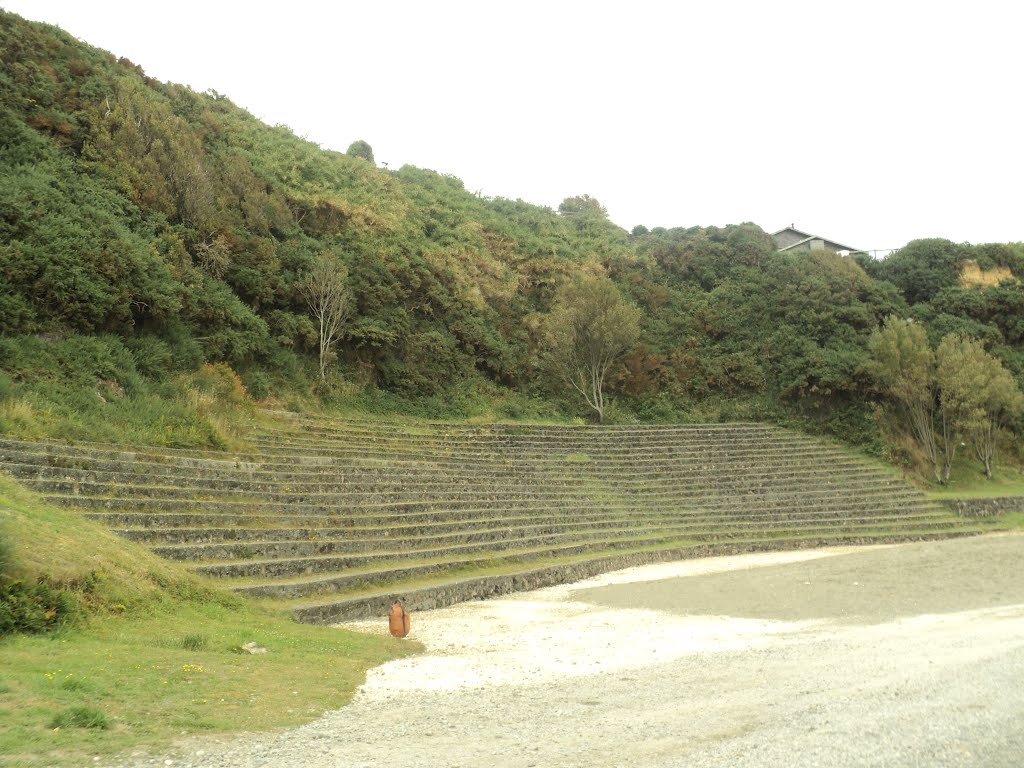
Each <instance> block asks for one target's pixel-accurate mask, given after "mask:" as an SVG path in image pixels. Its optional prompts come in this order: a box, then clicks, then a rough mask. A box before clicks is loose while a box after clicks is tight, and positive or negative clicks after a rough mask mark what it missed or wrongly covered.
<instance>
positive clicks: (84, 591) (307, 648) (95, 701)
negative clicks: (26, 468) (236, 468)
mask: <svg viewBox="0 0 1024 768" xmlns="http://www.w3.org/2000/svg"><path fill="white" fill-rule="evenodd" d="M0 535H2V536H3V538H4V540H5V541H6V542H7V545H8V547H9V549H10V551H11V553H12V554H11V566H10V567H11V568H13V569H14V571H13V572H14V575H15V576H16V577H17V578H20V579H23V580H40V579H42V580H45V581H46V582H47V583H48V584H49V585H50V586H51V587H53V588H55V589H63V590H66V591H67V592H68V593H69V594H70V596H71V597H72V598H73V602H74V604H75V605H76V606H77V608H76V610H75V614H74V616H73V617H72V619H71V621H69V623H67V624H65V625H64V627H63V628H62V629H60V630H58V631H56V632H49V633H46V634H34V635H30V634H17V635H8V636H5V637H0V657H2V658H3V665H2V667H0V765H4V766H32V767H35V766H70V765H83V764H87V763H92V762H93V758H94V757H99V758H101V759H104V758H109V757H112V756H114V755H117V754H121V753H128V754H130V753H133V752H148V753H150V754H153V753H155V752H156V751H158V750H160V749H163V748H166V747H167V746H168V745H169V744H170V743H171V742H173V741H174V740H175V739H178V738H180V737H182V736H185V735H194V734H203V733H211V734H212V733H234V732H241V731H259V730H266V729H271V728H277V727H282V726H290V725H296V724H299V723H302V722H306V721H308V720H310V719H312V718H314V717H316V716H317V715H318V714H320V713H322V712H324V711H326V710H328V709H333V708H337V707H339V706H342V705H343V704H345V703H346V702H347V701H348V700H349V699H350V698H351V696H352V695H353V693H354V691H355V689H356V687H357V686H358V685H359V684H360V683H361V682H362V681H363V679H364V678H365V673H366V670H367V669H368V668H370V667H372V666H375V665H377V664H380V663H382V662H384V661H386V660H388V659H390V658H394V657H396V656H399V655H404V654H408V653H412V652H415V651H416V650H417V648H418V646H416V644H414V643H408V642H403V641H398V640H394V639H392V638H390V637H386V636H384V637H380V636H368V635H360V634H356V633H351V632H346V631H341V630H336V629H331V628H328V627H317V626H309V625H302V624H297V623H295V622H294V621H293V620H292V619H291V617H290V616H286V615H284V614H283V613H281V612H280V611H279V610H272V609H269V608H266V607H260V606H256V605H254V604H252V603H249V602H246V601H243V600H242V599H240V598H238V597H237V596H234V595H231V594H228V593H226V592H223V591H221V590H218V589H215V588H213V587H210V586H209V585H207V584H206V583H205V582H203V581H201V580H199V579H197V578H196V577H194V576H192V575H190V574H188V573H187V572H186V571H184V569H181V568H180V567H178V566H176V565H175V564H173V563H169V562H166V561H163V560H160V559H158V558H156V557H155V556H153V555H152V554H151V553H149V552H148V551H147V550H145V549H144V548H142V547H140V546H137V545H134V544H132V543H130V542H125V541H122V540H121V539H118V538H117V537H116V536H114V535H113V534H112V533H110V532H109V531H108V530H106V529H105V528H103V527H102V526H100V525H98V524H96V523H93V522H91V521H89V520H86V519H84V518H81V517H78V516H77V515H75V514H73V513H70V512H67V511H65V510H61V509H55V508H52V507H49V506H47V505H45V504H42V503H41V502H40V501H39V500H38V499H37V498H36V497H35V496H34V495H32V494H30V493H28V492H26V491H24V490H23V489H21V488H20V487H19V486H17V485H16V484H15V483H14V482H13V481H11V480H9V479H8V478H5V477H0ZM247 643H255V644H256V645H257V646H258V647H260V648H266V649H267V650H266V653H255V654H253V653H249V652H248V651H247V650H245V649H244V648H243V646H244V645H245V644H247Z"/></svg>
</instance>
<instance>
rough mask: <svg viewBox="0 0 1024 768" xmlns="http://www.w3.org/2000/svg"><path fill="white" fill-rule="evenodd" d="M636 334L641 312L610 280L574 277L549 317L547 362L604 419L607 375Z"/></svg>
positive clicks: (564, 289) (558, 298) (630, 345)
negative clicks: (628, 302) (626, 299)
mask: <svg viewBox="0 0 1024 768" xmlns="http://www.w3.org/2000/svg"><path fill="white" fill-rule="evenodd" d="M639 335H640V312H639V310H638V309H636V307H634V306H632V305H630V304H627V303H626V301H625V300H624V299H623V298H622V295H621V294H620V293H619V290H618V289H617V288H616V287H615V284H614V283H613V282H612V281H611V280H609V279H608V278H606V277H589V278H582V279H577V280H574V281H572V282H570V283H568V284H566V285H565V286H564V287H563V288H562V290H561V291H559V293H558V294H557V296H556V297H555V307H554V309H553V310H552V312H551V315H550V316H549V317H548V322H547V340H548V350H547V358H548V362H549V365H550V366H551V367H552V369H553V370H554V372H555V373H556V374H557V375H558V376H559V377H560V378H561V379H562V380H563V381H565V382H567V383H568V384H570V385H572V387H573V389H575V390H576V391H577V392H579V393H580V394H581V395H583V397H584V399H585V400H586V401H587V405H589V406H590V407H591V408H593V409H594V410H595V411H596V412H597V418H598V420H599V421H603V420H604V412H605V407H606V405H607V402H606V394H605V378H606V377H607V375H608V372H609V371H610V370H611V368H612V366H613V365H614V364H615V363H616V362H617V361H619V360H620V359H621V358H622V356H623V355H624V354H625V353H626V352H627V351H629V349H630V348H631V347H632V346H633V345H634V344H635V343H636V340H637V338H638V337H639Z"/></svg>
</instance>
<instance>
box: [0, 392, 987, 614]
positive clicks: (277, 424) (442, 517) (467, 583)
mask: <svg viewBox="0 0 1024 768" xmlns="http://www.w3.org/2000/svg"><path fill="white" fill-rule="evenodd" d="M0 470H2V471H6V472H9V473H11V474H12V475H14V476H15V477H17V478H18V480H19V481H20V482H21V483H23V484H24V485H26V486H28V487H30V488H32V489H34V490H35V491H37V492H38V493H40V494H41V495H42V496H43V497H44V498H45V499H46V500H47V501H49V502H53V503H58V504H62V505H66V506H69V507H72V508H76V509H79V510H81V512H82V513H83V514H85V515H87V516H89V517H91V518H95V519H97V520H101V521H103V522H104V523H106V524H107V525H108V526H110V527H111V528H112V529H114V530H115V531H116V532H117V533H119V534H120V535H122V536H124V537H126V538H128V539H132V540H134V541H138V542H141V543H144V544H145V545H146V546H148V547H150V548H151V549H152V550H153V551H154V552H156V553H158V554H160V555H162V556H163V557H166V558H171V559H174V560H178V561H182V562H184V563H186V564H187V565H188V566H189V567H190V568H191V569H192V570H194V571H195V572H196V573H198V574H202V575H205V576H208V577H212V578H216V579H217V580H219V581H220V582H222V583H223V584H224V585H226V586H228V587H230V588H231V589H233V590H236V591H237V592H239V593H242V594H245V595H249V596H252V597H254V598H260V599H264V600H267V601H271V602H273V603H274V604H277V605H280V606H282V607H286V608H288V609H290V610H292V611H293V612H294V615H295V616H296V618H297V619H299V620H300V621H306V622H317V623H333V622H338V621H343V620H350V619H357V618H363V617H367V616H375V615H383V613H385V612H386V609H387V606H388V605H389V604H390V602H391V601H393V600H394V599H395V598H396V597H401V598H403V599H404V601H405V603H406V605H407V606H409V607H410V608H411V609H414V610H416V609H424V608H433V607H439V606H444V605H449V604H452V603H456V602H460V601H463V600H467V599H473V598H481V597H489V596H493V595H498V594H503V593H508V592H513V591H519V590H525V589H532V588H535V587H539V586H546V585H552V584H557V583H564V582H570V581H575V580H578V579H580V578H585V577H588V576H592V575H595V574H597V573H601V572H605V571H610V570H614V569H617V568H622V567H626V566H631V565H639V564H643V563H651V562H657V561H665V560H672V559H685V558H691V557H699V556H706V555H712V554H731V553H740V552H751V551H760V550H780V549H798V548H809V547H820V546H827V545H839V544H867V543H880V542H897V541H916V540H925V539H936V538H949V537H955V536H963V535H970V534H975V533H979V532H982V531H985V530H990V529H991V528H992V526H991V524H990V523H986V522H984V521H983V520H978V519H973V520H972V519H969V518H963V517H960V516H958V515H957V514H955V513H954V512H952V511H951V510H949V509H947V508H945V507H944V506H942V505H941V504H939V503H937V502H935V501H932V500H929V499H928V498H926V497H925V496H924V495H923V494H922V493H921V492H919V491H917V490H916V489H914V488H913V487H911V486H910V485H909V484H907V483H906V482H905V481H903V480H902V479H900V478H899V477H898V476H897V475H896V474H894V473H893V472H892V471H891V470H890V469H887V468H885V467H884V466H882V465H880V464H877V463H874V462H872V461H871V460H869V459H866V458H864V457H861V456H858V455H856V454H854V453H852V452H851V451H849V450H848V449H844V448H842V447H839V446H837V445H835V444H832V443H828V442H826V441H823V440H821V439H818V438H812V437H808V436H806V435H803V434H800V433H797V432H793V431H787V430H785V429H781V428H778V427H773V426H767V425H762V424H753V423H739V424H707V425H674V426H549V425H523V424H486V425H472V424H470V425H451V424H440V423H430V424H404V423H396V422H380V421H367V420H357V419H342V418H327V417H314V416H300V415H296V414H289V413H282V412H274V413H266V414H263V415H262V416H261V418H260V419H259V423H258V425H256V426H254V428H253V432H252V434H251V436H250V439H249V441H248V448H247V449H246V451H245V452H240V453H223V452H221V453H218V452H211V451H208V452H197V451H188V450H176V449H170V448H138V447H133V448H128V447H125V446H118V445H109V444H97V443H79V444H64V443H58V442H25V441H18V440H12V439H3V440H0Z"/></svg>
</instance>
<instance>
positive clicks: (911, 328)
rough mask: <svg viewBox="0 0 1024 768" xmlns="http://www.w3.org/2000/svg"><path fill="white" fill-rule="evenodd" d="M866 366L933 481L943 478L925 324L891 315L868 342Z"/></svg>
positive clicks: (932, 357) (932, 360)
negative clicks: (907, 431)
mask: <svg viewBox="0 0 1024 768" xmlns="http://www.w3.org/2000/svg"><path fill="white" fill-rule="evenodd" d="M868 349H869V350H870V352H871V360H870V361H869V363H868V369H869V371H870V373H871V375H872V377H873V378H874V380H875V384H876V386H877V387H878V389H879V391H880V392H881V393H882V394H883V395H885V396H886V397H887V398H888V399H889V400H890V402H891V403H892V404H893V406H894V408H895V409H896V411H897V413H898V415H899V416H900V417H901V418H900V420H901V421H903V422H904V424H906V425H907V426H908V427H909V428H910V432H911V434H912V435H913V436H914V439H915V440H917V443H918V445H920V446H921V449H922V450H923V451H924V453H925V456H926V457H927V458H928V461H929V463H930V464H931V466H932V472H933V473H934V475H935V480H936V482H940V483H941V482H942V481H943V474H942V469H943V465H944V462H943V460H942V455H941V448H940V445H939V439H938V438H937V437H936V434H935V415H936V411H937V398H936V392H935V353H934V352H932V348H931V345H930V344H929V343H928V335H927V334H926V333H925V331H924V328H923V327H922V326H921V325H920V324H918V323H915V322H914V321H913V320H903V319H901V318H898V317H896V316H894V315H892V316H890V317H888V318H886V321H885V324H884V325H883V326H882V328H881V330H878V331H875V332H874V333H873V334H872V335H871V339H870V341H869V342H868Z"/></svg>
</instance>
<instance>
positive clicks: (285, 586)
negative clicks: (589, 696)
mask: <svg viewBox="0 0 1024 768" xmlns="http://www.w3.org/2000/svg"><path fill="white" fill-rule="evenodd" d="M961 530H971V529H970V528H969V527H968V526H963V527H962V528H961ZM936 532H938V533H947V532H948V531H947V530H945V529H940V530H939V531H935V530H934V529H926V530H923V531H922V530H918V529H916V528H911V529H909V530H901V531H897V532H893V531H892V530H890V529H889V528H888V527H877V526H876V527H857V526H853V527H851V529H850V530H845V529H844V527H843V526H839V527H838V528H837V527H833V526H824V525H823V526H818V527H810V526H804V527H798V528H778V529H775V530H773V531H772V533H771V534H770V535H764V534H762V535H757V534H756V533H755V534H754V535H753V536H752V535H751V534H750V532H733V531H721V532H716V533H714V534H709V535H704V536H671V535H657V534H655V535H648V536H637V537H634V538H631V539H609V540H605V541H592V542H586V543H579V542H577V543H573V544H567V545H551V546H542V547H533V548H523V549H515V550H508V551H499V552H495V551H492V552H487V553H485V554H482V555H479V556H473V555H467V556H463V557H439V558H436V559H433V560H424V561H419V562H416V561H414V562H404V561H392V562H389V563H386V564H381V565H378V566H372V565H371V566H364V567H352V568H348V569H337V570H334V569H325V572H323V573H322V574H312V575H307V576H304V577H298V578H291V579H288V578H281V579H279V580H277V581H269V582H268V581H260V582H258V583H249V584H247V583H244V582H242V583H237V582H236V583H234V585H233V589H235V591H237V592H241V593H242V594H247V595H252V596H259V597H275V598H297V597H307V596H312V595H325V594H329V593H331V592H338V591H344V590H349V589H353V588H359V587H361V586H363V585H366V584H372V583H375V582H378V581H382V580H385V579H401V580H411V579H420V578H424V577H429V576H431V575H434V574H438V573H444V572H450V571H453V570H454V571H465V570H468V569H473V568H479V567H486V566H495V565H501V564H506V565H507V564H510V563H514V564H517V565H521V564H523V563H529V562H531V561H537V560H545V559H558V558H566V557H575V556H579V555H586V554H590V553H607V552H616V551H618V552H622V551H630V550H633V551H636V550H644V549H663V548H664V549H668V548H673V547H682V546H693V545H698V544H714V543H721V542H730V541H737V542H750V541H757V540H760V541H765V540H793V539H799V538H823V537H876V536H890V535H896V536H900V535H906V534H908V533H910V534H912V535H915V536H917V535H920V536H930V535H933V534H935V533H936ZM232 582H233V580H231V579H228V580H227V583H228V584H232Z"/></svg>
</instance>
